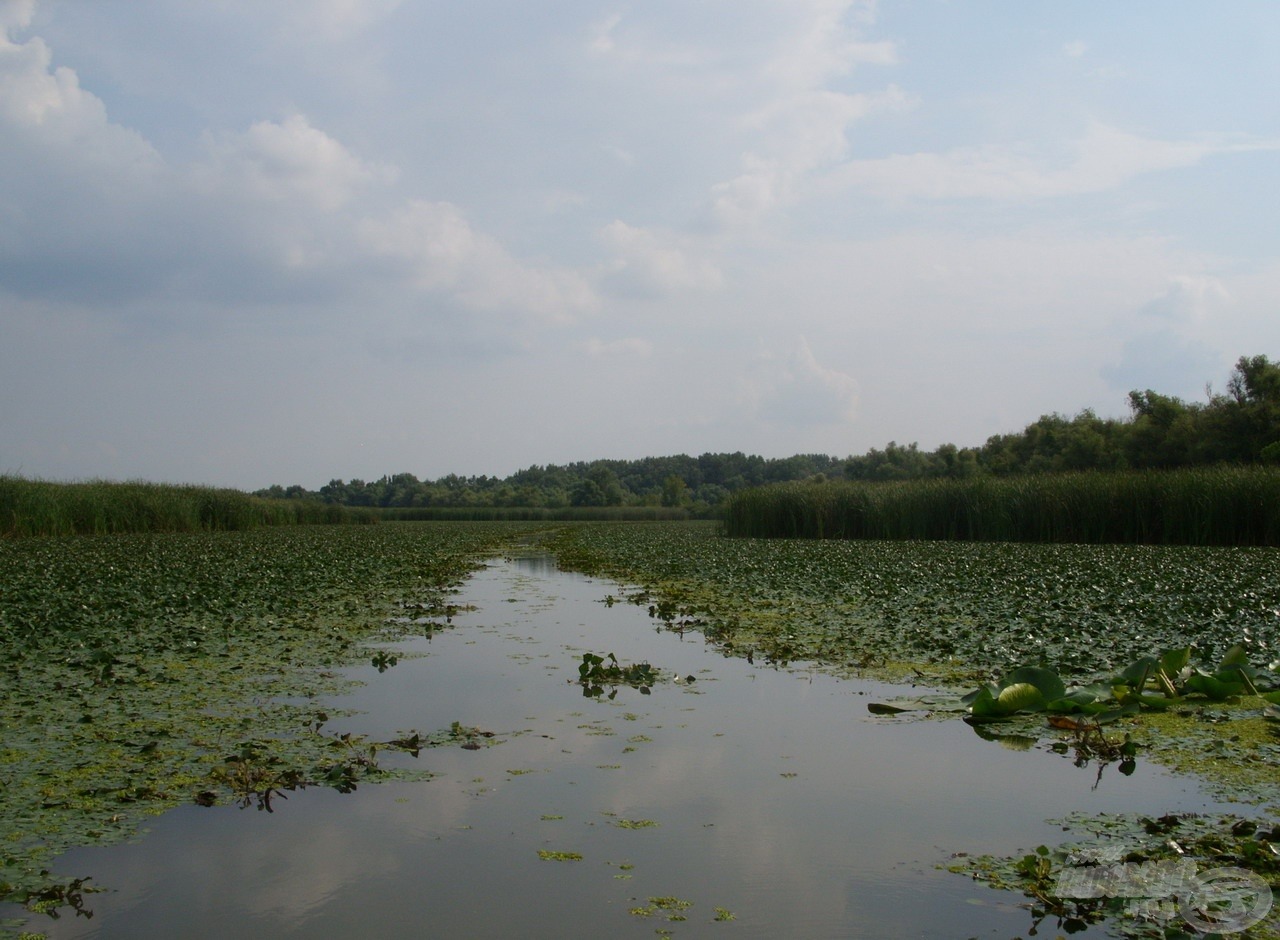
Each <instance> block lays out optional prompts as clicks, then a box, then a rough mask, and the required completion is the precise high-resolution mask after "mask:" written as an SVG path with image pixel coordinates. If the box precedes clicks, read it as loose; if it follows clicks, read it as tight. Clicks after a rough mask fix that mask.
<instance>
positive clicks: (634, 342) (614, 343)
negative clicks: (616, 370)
mask: <svg viewBox="0 0 1280 940" xmlns="http://www.w3.org/2000/svg"><path fill="white" fill-rule="evenodd" d="M582 351H583V352H585V353H586V354H587V355H588V356H590V357H591V358H592V359H605V358H613V357H620V358H626V359H648V358H649V357H650V356H651V355H653V343H651V342H649V341H648V340H647V339H641V338H639V337H635V336H629V337H626V338H624V339H615V340H607V341H606V340H602V339H598V338H596V337H594V336H593V337H592V338H591V339H588V340H587V341H586V342H585V343H583V344H582Z"/></svg>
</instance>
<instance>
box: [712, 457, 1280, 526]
mask: <svg viewBox="0 0 1280 940" xmlns="http://www.w3.org/2000/svg"><path fill="white" fill-rule="evenodd" d="M724 521H725V531H726V533H727V534H729V535H732V536H747V537H759V538H779V537H781V538H820V539H822V538H827V539H943V540H961V541H1009V542H1083V543H1094V544H1100V543H1141V544H1166V545H1280V471H1278V470H1276V469H1270V468H1261V467H1211V468H1195V469H1188V470H1170V471H1124V472H1114V473H1094V472H1089V473H1061V474H1040V475H1035V476H1020V477H977V478H971V479H966V480H951V479H937V480H912V481H903V482H886V483H870V482H831V483H784V484H779V485H775V486H768V487H761V488H758V489H752V490H745V491H742V492H739V493H736V494H734V495H733V496H732V497H730V499H729V502H728V504H727V506H726V508H725V520H724Z"/></svg>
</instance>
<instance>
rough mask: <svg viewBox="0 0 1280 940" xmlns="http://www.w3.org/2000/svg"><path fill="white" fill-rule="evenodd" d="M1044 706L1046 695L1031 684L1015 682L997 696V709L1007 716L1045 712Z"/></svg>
mask: <svg viewBox="0 0 1280 940" xmlns="http://www.w3.org/2000/svg"><path fill="white" fill-rule="evenodd" d="M1044 705H1045V702H1044V695H1043V694H1042V693H1041V691H1040V690H1039V689H1037V688H1036V687H1035V686H1034V685H1032V684H1031V683H1030V682H1015V683H1013V684H1012V685H1008V686H1005V687H1004V688H1003V689H1001V690H1000V694H999V695H998V696H996V708H997V709H998V710H999V711H1000V712H1001V713H1002V714H1005V715H1011V714H1013V713H1014V712H1030V711H1037V712H1038V711H1043V710H1044Z"/></svg>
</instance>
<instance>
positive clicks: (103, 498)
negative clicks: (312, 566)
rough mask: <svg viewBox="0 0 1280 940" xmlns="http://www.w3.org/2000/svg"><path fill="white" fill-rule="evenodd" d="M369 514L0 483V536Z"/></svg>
mask: <svg viewBox="0 0 1280 940" xmlns="http://www.w3.org/2000/svg"><path fill="white" fill-rule="evenodd" d="M377 519H378V517H377V515H376V514H375V513H373V512H371V511H361V510H353V509H348V508H346V507H344V506H335V505H330V504H326V503H321V502H317V501H314V500H274V499H273V500H267V499H259V498H257V497H254V496H250V495H249V494H248V493H243V492H240V491H239V490H234V489H226V488H217V487H210V486H192V485H176V484H165V483H146V482H141V481H132V482H124V483H117V482H109V481H105V480H92V481H87V482H76V483H58V482H51V481H46V480H31V479H26V478H24V477H17V476H0V536H8V537H14V536H35V535H106V534H114V533H124V532H211V531H238V530H244V529H255V528H258V527H260V526H273V525H301V524H317V523H326V524H327V523H347V522H376V521H377Z"/></svg>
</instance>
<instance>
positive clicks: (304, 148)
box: [197, 114, 396, 212]
mask: <svg viewBox="0 0 1280 940" xmlns="http://www.w3.org/2000/svg"><path fill="white" fill-rule="evenodd" d="M208 147H209V151H210V158H209V162H208V164H206V165H205V166H203V167H201V168H199V169H198V171H197V175H198V177H199V178H200V179H201V180H202V182H204V183H206V184H210V183H211V184H212V186H211V188H213V189H222V188H225V187H228V186H229V187H231V188H232V189H234V190H236V191H237V192H238V193H239V194H240V195H241V196H243V197H248V198H250V199H253V200H263V199H265V200H269V201H271V202H286V201H300V202H302V203H304V204H306V205H310V206H313V207H314V208H316V209H319V210H320V211H322V212H332V211H334V210H336V209H339V208H341V207H343V206H345V205H347V204H348V203H349V202H350V201H351V199H352V197H353V196H355V195H356V194H357V193H358V192H359V190H360V189H361V187H363V186H364V185H365V184H367V183H370V182H373V181H378V180H380V181H386V182H390V181H392V180H394V178H395V175H396V174H395V171H394V170H393V169H392V168H389V167H385V166H376V165H373V164H370V163H367V162H365V161H363V160H360V159H359V158H358V157H356V156H355V155H354V154H352V153H351V152H350V151H349V150H347V148H346V147H344V146H343V145H342V144H341V143H339V142H338V141H337V140H335V139H334V138H333V137H330V136H329V135H328V134H326V133H325V132H324V131H322V130H319V129H317V128H315V127H313V126H312V125H311V123H310V122H309V121H308V120H307V118H306V117H305V116H303V115H300V114H295V115H293V116H291V117H288V118H286V119H285V120H284V121H282V122H275V121H258V122H257V123H255V124H254V125H253V126H252V127H250V128H249V129H248V130H247V131H245V132H244V133H242V134H221V135H218V136H216V137H210V138H208Z"/></svg>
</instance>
